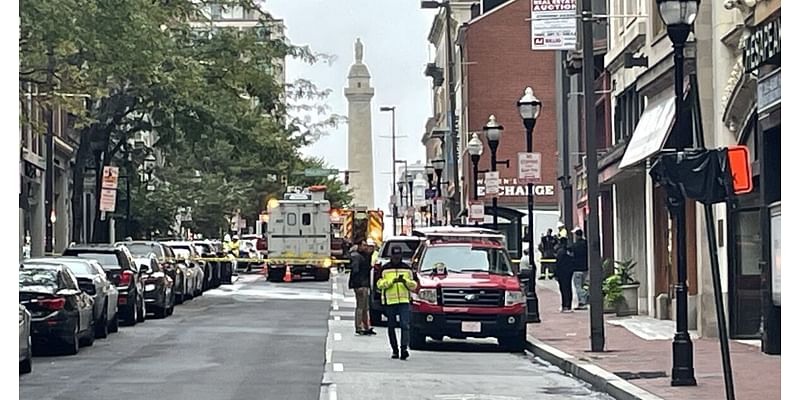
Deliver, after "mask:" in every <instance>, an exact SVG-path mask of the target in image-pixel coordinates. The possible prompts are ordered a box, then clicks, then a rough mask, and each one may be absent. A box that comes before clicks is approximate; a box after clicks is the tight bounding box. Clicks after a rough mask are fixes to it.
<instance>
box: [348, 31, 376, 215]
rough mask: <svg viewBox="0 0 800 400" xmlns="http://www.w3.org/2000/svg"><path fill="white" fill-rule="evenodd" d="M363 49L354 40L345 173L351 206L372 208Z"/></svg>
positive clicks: (368, 93) (368, 97) (368, 89)
mask: <svg viewBox="0 0 800 400" xmlns="http://www.w3.org/2000/svg"><path fill="white" fill-rule="evenodd" d="M363 58H364V45H363V44H361V39H356V44H355V63H354V64H353V65H352V66H351V67H350V73H349V74H348V75H347V87H346V88H345V89H344V95H345V97H347V118H348V127H347V169H348V170H351V171H357V172H353V173H351V174H350V188H352V190H353V205H355V206H366V207H368V208H370V209H373V208H375V201H374V198H375V196H374V184H373V168H372V96H374V95H375V89H373V88H372V87H371V86H370V75H369V70H368V69H367V66H366V65H365V64H364V63H363Z"/></svg>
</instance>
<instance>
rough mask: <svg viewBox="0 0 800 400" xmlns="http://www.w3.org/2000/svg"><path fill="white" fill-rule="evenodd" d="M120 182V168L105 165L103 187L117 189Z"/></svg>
mask: <svg viewBox="0 0 800 400" xmlns="http://www.w3.org/2000/svg"><path fill="white" fill-rule="evenodd" d="M118 182H119V168H117V167H111V166H106V167H103V187H104V188H106V189H116V188H117V184H118Z"/></svg>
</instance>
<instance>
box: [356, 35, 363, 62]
mask: <svg viewBox="0 0 800 400" xmlns="http://www.w3.org/2000/svg"><path fill="white" fill-rule="evenodd" d="M363 59H364V45H363V44H361V38H357V39H356V62H357V63H359V64H360V63H361V61H362V60H363Z"/></svg>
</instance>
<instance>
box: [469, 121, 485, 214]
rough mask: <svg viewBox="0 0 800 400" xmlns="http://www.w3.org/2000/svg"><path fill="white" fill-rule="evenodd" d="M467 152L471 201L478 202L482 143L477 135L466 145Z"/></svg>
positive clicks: (474, 134) (473, 135)
mask: <svg viewBox="0 0 800 400" xmlns="http://www.w3.org/2000/svg"><path fill="white" fill-rule="evenodd" d="M467 152H469V157H470V158H471V159H472V200H473V201H475V200H478V162H479V161H480V160H481V154H483V142H481V139H480V138H478V134H477V133H473V134H472V139H470V140H469V143H467ZM475 226H478V221H475Z"/></svg>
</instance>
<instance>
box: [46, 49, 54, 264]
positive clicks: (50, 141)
mask: <svg viewBox="0 0 800 400" xmlns="http://www.w3.org/2000/svg"><path fill="white" fill-rule="evenodd" d="M54 73H55V55H54V54H53V46H52V44H51V45H49V47H48V49H47V89H46V90H47V91H48V96H47V98H48V105H47V134H46V135H45V142H46V143H45V147H46V148H47V149H46V153H47V162H46V166H45V167H46V169H45V173H44V202H45V216H44V219H45V231H44V232H45V233H44V252H45V253H46V254H50V253H52V252H53V247H54V245H55V243H54V242H55V239H54V237H53V225H54V224H55V217H56V215H55V204H54V203H55V201H54V200H55V199H54V196H53V186H55V165H54V164H55V154H53V153H54V152H55V145H54V140H55V139H54V138H53V134H54V133H53V101H54V96H53V92H55V90H54V88H53V74H54Z"/></svg>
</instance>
